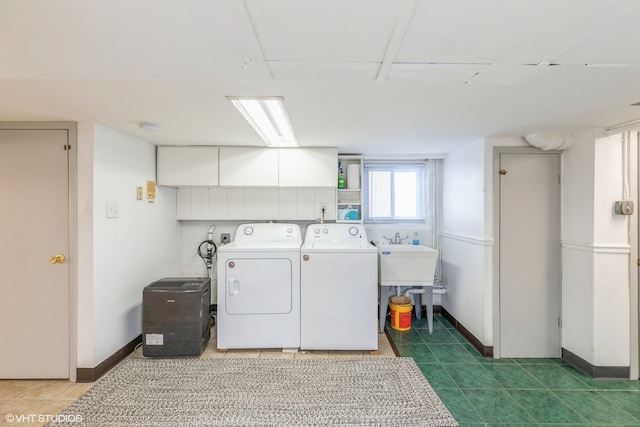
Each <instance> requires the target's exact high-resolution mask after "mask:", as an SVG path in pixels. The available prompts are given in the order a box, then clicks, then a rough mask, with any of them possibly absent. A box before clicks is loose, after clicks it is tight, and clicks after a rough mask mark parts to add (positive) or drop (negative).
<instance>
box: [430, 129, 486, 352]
mask: <svg viewBox="0 0 640 427" xmlns="http://www.w3.org/2000/svg"><path fill="white" fill-rule="evenodd" d="M484 153H485V148H484V141H482V140H478V141H474V142H471V143H469V144H467V145H465V146H463V147H461V148H459V149H458V150H455V151H453V152H451V153H449V154H447V156H446V157H445V159H444V162H443V166H442V175H443V176H442V231H441V233H440V245H441V248H442V249H441V258H442V280H443V281H444V282H445V283H446V287H447V294H446V295H442V299H441V304H442V306H443V307H444V308H445V309H446V310H447V311H448V312H449V313H451V315H452V316H453V317H455V318H456V319H457V320H458V321H459V322H460V323H461V324H462V325H464V327H465V328H467V329H468V330H469V332H471V333H472V334H473V335H474V336H475V337H476V338H478V339H479V340H480V341H481V342H482V343H483V344H485V345H492V336H491V335H490V334H487V330H486V328H485V317H486V316H485V313H486V312H487V310H488V307H487V301H486V298H485V294H486V293H487V292H489V291H490V286H489V285H490V283H491V282H487V281H486V277H485V276H486V271H487V267H490V263H489V264H488V265H487V260H486V257H487V256H489V255H490V252H491V241H490V240H489V239H487V236H486V235H485V233H486V230H485V159H484Z"/></svg>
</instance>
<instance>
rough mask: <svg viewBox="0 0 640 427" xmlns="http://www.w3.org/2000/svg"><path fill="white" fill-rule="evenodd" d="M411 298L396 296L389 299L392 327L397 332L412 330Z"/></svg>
mask: <svg viewBox="0 0 640 427" xmlns="http://www.w3.org/2000/svg"><path fill="white" fill-rule="evenodd" d="M412 308H413V306H412V305H411V298H409V297H405V296H402V295H396V296H394V297H391V298H389V310H390V311H391V327H392V328H393V329H395V330H397V331H408V330H409V329H411V309H412Z"/></svg>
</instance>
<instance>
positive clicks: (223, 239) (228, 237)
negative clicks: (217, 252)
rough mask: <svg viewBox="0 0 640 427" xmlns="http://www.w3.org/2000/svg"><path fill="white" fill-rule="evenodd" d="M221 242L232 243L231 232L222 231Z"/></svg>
mask: <svg viewBox="0 0 640 427" xmlns="http://www.w3.org/2000/svg"><path fill="white" fill-rule="evenodd" d="M220 243H222V244H223V245H225V244H227V243H231V234H229V233H220Z"/></svg>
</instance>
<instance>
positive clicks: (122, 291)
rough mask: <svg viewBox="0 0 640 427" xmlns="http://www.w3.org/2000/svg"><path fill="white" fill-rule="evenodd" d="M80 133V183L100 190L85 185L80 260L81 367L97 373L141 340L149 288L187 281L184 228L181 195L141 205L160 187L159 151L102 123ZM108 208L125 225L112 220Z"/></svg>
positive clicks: (161, 192) (163, 194)
mask: <svg viewBox="0 0 640 427" xmlns="http://www.w3.org/2000/svg"><path fill="white" fill-rule="evenodd" d="M79 128H80V131H79V138H80V139H81V140H80V141H79V146H80V147H79V150H81V152H79V157H80V158H79V167H78V169H79V180H80V179H83V177H84V178H90V177H91V176H92V178H93V188H92V195H90V194H88V193H89V190H88V189H87V188H84V187H86V185H87V184H86V183H82V182H81V183H80V184H79V187H83V188H79V190H81V191H79V193H80V194H79V201H80V200H81V201H82V203H79V207H78V210H79V222H80V224H79V227H80V229H81V230H80V232H79V244H78V246H79V248H83V247H84V248H85V249H86V250H87V252H86V253H84V252H80V254H79V256H80V257H82V258H81V259H80V260H79V264H80V263H82V265H83V266H82V271H79V279H78V282H79V283H78V307H79V309H80V310H79V311H80V312H79V318H78V326H79V327H78V332H79V333H78V367H81V368H93V367H95V366H97V365H98V364H99V363H101V362H102V361H104V360H105V359H106V358H107V357H109V356H111V355H112V354H113V353H114V352H116V351H117V350H119V349H120V348H122V347H123V346H124V345H125V344H127V343H128V342H130V341H131V340H132V339H134V338H135V337H137V336H138V335H140V333H141V303H142V289H143V288H144V286H146V285H147V284H148V283H150V282H152V281H154V280H155V279H158V278H160V277H164V276H175V275H179V274H180V272H181V228H180V223H179V222H178V221H177V220H176V192H175V190H174V189H170V188H162V187H159V188H158V191H157V198H156V201H155V203H149V202H148V200H147V199H146V197H145V198H144V200H141V201H138V200H136V187H143V188H145V189H146V182H147V181H155V180H156V173H155V146H154V145H152V144H149V143H146V142H144V141H141V140H139V139H136V138H133V137H130V136H127V135H124V134H122V133H120V132H118V131H115V130H113V129H110V128H107V127H105V126H102V125H98V124H96V125H95V126H94V125H92V124H85V123H83V124H81V125H80V126H79ZM90 139H92V141H90ZM91 149H93V158H92V159H91V161H92V162H93V168H92V169H93V171H92V173H91V171H90V169H91V166H90V165H89V164H88V162H89V152H90V151H91ZM145 196H146V191H145ZM90 199H93V200H92V203H91V205H92V216H91V218H88V213H87V211H88V204H89V203H90ZM107 203H116V204H117V205H118V207H119V211H120V214H119V217H118V218H110V219H108V218H106V205H107ZM90 221H92V223H93V224H92V228H91V227H90V226H89V222H90ZM91 249H92V252H93V256H91V255H90V252H91ZM90 266H91V267H90ZM91 270H92V271H91ZM87 307H91V309H89V308H87ZM89 325H91V326H89Z"/></svg>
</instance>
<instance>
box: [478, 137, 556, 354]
mask: <svg viewBox="0 0 640 427" xmlns="http://www.w3.org/2000/svg"><path fill="white" fill-rule="evenodd" d="M501 154H525V155H526V154H553V155H556V156H557V158H558V172H559V174H560V176H562V152H561V151H556V150H547V151H545V150H541V149H539V148H535V147H494V149H493V168H492V174H493V187H492V188H493V239H494V240H493V241H494V245H493V254H492V255H493V274H492V276H493V277H492V278H493V283H492V300H491V305H492V312H493V355H494V358H496V359H500V358H501V348H502V345H501V334H500V155H501ZM559 185H560V184H559ZM558 216H559V218H558V221H559V224H560V229H559V234H560V235H559V236H558V241H559V243H560V245H561V236H562V186H560V188H559V189H558ZM559 249H560V262H559V269H558V317H559V318H560V324H562V250H561V249H562V245H561V246H560V248H559ZM558 345H559V346H560V352H562V327H561V326H558Z"/></svg>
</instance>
